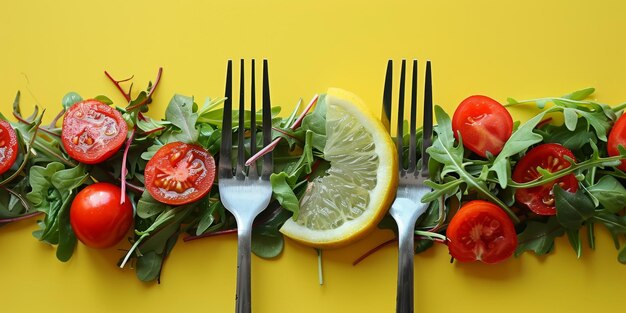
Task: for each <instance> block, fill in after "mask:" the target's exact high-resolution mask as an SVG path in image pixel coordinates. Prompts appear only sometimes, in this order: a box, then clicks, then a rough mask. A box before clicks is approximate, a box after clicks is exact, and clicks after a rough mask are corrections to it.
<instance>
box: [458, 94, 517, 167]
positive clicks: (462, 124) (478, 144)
mask: <svg viewBox="0 0 626 313" xmlns="http://www.w3.org/2000/svg"><path fill="white" fill-rule="evenodd" d="M452 130H453V131H454V136H455V137H456V139H457V140H458V139H459V133H461V138H462V139H463V146H465V147H466V148H467V149H469V150H471V151H473V152H474V153H476V154H478V155H479V156H481V157H483V158H484V157H487V151H489V152H490V153H491V154H492V155H494V156H495V155H498V154H499V153H500V151H502V147H504V144H505V143H506V141H507V140H509V137H511V133H512V132H513V118H511V114H510V113H509V111H507V109H506V108H505V107H504V106H502V105H501V104H500V103H498V102H497V101H496V100H493V99H491V98H489V97H485V96H479V95H476V96H471V97H469V98H467V99H465V100H463V102H461V104H459V106H458V107H457V108H456V110H455V111H454V115H453V116H452Z"/></svg>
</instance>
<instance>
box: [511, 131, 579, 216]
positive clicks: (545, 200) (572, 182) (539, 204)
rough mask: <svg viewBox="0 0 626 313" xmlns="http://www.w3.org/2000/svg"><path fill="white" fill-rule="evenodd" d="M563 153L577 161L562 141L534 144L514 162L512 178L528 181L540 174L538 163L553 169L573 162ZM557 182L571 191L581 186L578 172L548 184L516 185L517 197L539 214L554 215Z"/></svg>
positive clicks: (550, 170) (548, 169) (557, 169)
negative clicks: (554, 188)
mask: <svg viewBox="0 0 626 313" xmlns="http://www.w3.org/2000/svg"><path fill="white" fill-rule="evenodd" d="M563 156H568V157H569V158H571V159H572V160H574V161H576V158H574V154H573V153H572V151H570V150H569V149H567V148H565V147H563V146H562V145H560V144H557V143H546V144H542V145H539V146H537V147H534V148H532V149H531V150H530V151H528V153H526V155H525V156H523V157H522V158H521V159H520V160H519V162H518V163H517V165H515V169H514V170H513V176H512V178H513V180H514V181H515V182H518V183H526V182H529V181H532V180H535V179H537V178H539V177H540V176H541V175H540V174H539V172H538V171H537V167H541V168H543V169H545V170H547V171H548V172H551V173H553V172H557V171H560V170H562V169H565V168H568V167H570V166H571V163H570V162H569V161H567V160H566V159H565V158H564V157H563ZM556 184H558V185H559V186H561V188H563V190H566V191H569V192H576V190H578V180H577V179H576V176H575V175H574V174H569V175H567V176H564V177H561V178H559V179H557V180H554V181H552V182H549V183H547V184H545V185H541V186H538V187H532V188H524V189H517V190H516V191H515V199H516V200H517V201H518V202H520V203H523V204H524V205H526V206H527V207H528V208H529V209H530V210H531V211H533V212H535V213H537V214H539V215H555V214H556V206H555V200H554V192H553V191H552V188H553V187H554V185H556Z"/></svg>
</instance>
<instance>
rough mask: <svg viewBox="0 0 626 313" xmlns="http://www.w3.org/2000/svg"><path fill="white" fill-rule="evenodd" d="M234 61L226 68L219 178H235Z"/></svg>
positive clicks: (229, 62) (230, 61)
mask: <svg viewBox="0 0 626 313" xmlns="http://www.w3.org/2000/svg"><path fill="white" fill-rule="evenodd" d="M232 78H233V61H232V60H228V65H227V66H226V88H225V91H224V97H226V100H224V111H223V116H222V142H221V145H220V161H219V173H218V175H219V177H220V178H222V177H224V178H230V177H232V176H233V168H232V164H231V159H230V156H231V150H232V144H233V137H232V132H231V130H232V128H233V126H232V125H233V122H232V121H233V81H232Z"/></svg>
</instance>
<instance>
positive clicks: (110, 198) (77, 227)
mask: <svg viewBox="0 0 626 313" xmlns="http://www.w3.org/2000/svg"><path fill="white" fill-rule="evenodd" d="M124 197H125V200H124V204H120V200H121V189H120V187H118V186H115V185H112V184H109V183H95V184H91V185H89V186H87V187H85V188H84V189H83V190H81V191H80V192H79V193H78V194H76V197H75V198H74V201H72V206H71V207H70V224H71V225H72V229H73V230H74V233H75V234H76V237H77V238H78V239H79V240H80V241H81V242H82V243H83V244H85V245H86V246H88V247H92V248H108V247H111V246H114V245H115V244H117V243H118V242H120V241H121V240H122V239H123V238H124V236H126V234H127V233H128V230H129V229H130V227H131V226H132V225H133V214H134V213H133V206H132V203H131V202H130V199H129V198H128V196H126V195H124Z"/></svg>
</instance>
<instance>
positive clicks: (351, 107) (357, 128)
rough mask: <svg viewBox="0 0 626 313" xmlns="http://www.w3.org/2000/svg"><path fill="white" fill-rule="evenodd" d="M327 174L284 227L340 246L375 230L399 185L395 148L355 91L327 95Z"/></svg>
mask: <svg viewBox="0 0 626 313" xmlns="http://www.w3.org/2000/svg"><path fill="white" fill-rule="evenodd" d="M326 104H327V112H326V137H327V139H326V145H325V147H324V151H323V152H324V159H326V160H327V161H329V162H330V168H329V169H328V171H327V172H326V175H325V176H322V177H317V178H315V179H314V180H313V181H311V182H310V183H309V186H308V188H307V191H306V193H305V194H304V196H303V197H302V200H301V203H300V213H299V215H298V218H297V219H295V220H294V219H289V220H288V221H287V222H286V223H285V224H284V225H283V227H282V228H281V229H280V231H281V232H282V233H283V234H284V235H285V236H287V237H289V238H291V239H294V240H296V241H298V242H300V243H303V244H305V245H309V246H314V247H317V248H335V247H340V246H343V245H346V244H349V243H351V242H354V241H355V240H357V239H360V238H361V237H363V236H364V235H366V234H367V233H368V232H370V231H371V230H373V229H374V228H375V227H376V225H377V224H378V222H379V221H380V219H382V217H383V216H384V215H385V213H386V211H387V209H388V208H389V206H390V205H391V203H392V201H393V199H394V196H395V191H396V188H397V186H398V164H397V163H398V159H397V156H396V152H395V151H396V150H395V146H394V144H393V142H392V141H391V138H390V137H389V134H388V133H387V131H386V130H385V129H384V128H383V125H382V123H381V122H380V120H379V119H378V118H376V117H375V116H374V115H373V114H372V112H371V111H370V110H369V108H368V107H367V106H366V105H365V104H364V103H363V101H362V100H361V99H359V98H358V97H357V96H355V95H354V94H352V93H350V92H348V91H345V90H342V89H338V88H331V89H329V90H328V93H327V95H326Z"/></svg>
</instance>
